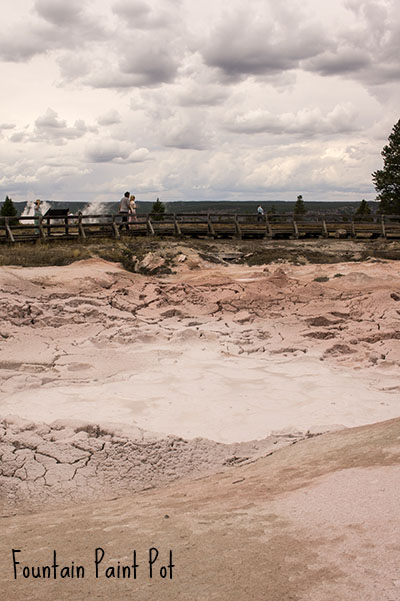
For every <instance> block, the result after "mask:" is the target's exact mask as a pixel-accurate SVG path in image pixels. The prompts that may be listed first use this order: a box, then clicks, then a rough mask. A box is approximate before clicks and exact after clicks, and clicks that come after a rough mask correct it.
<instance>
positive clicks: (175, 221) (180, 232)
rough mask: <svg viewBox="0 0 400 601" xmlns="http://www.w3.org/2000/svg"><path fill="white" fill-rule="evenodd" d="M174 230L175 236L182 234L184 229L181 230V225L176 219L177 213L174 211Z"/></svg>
mask: <svg viewBox="0 0 400 601" xmlns="http://www.w3.org/2000/svg"><path fill="white" fill-rule="evenodd" d="M174 231H175V236H182V231H181V228H180V225H179V223H178V221H177V220H176V213H174Z"/></svg>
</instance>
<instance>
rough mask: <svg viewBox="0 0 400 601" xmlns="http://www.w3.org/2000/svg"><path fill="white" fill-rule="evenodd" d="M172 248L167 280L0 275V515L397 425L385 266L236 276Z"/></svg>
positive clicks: (392, 305)
mask: <svg viewBox="0 0 400 601" xmlns="http://www.w3.org/2000/svg"><path fill="white" fill-rule="evenodd" d="M175 246H176V248H175V254H174V256H175V259H174V261H175V263H174V264H173V265H172V267H173V268H174V269H175V273H171V274H169V275H158V276H157V275H153V276H151V275H143V274H139V273H136V274H135V273H128V272H126V271H124V270H123V269H122V268H121V267H120V266H118V265H116V264H112V263H108V262H106V261H103V260H100V259H90V260H88V261H79V262H76V263H73V264H72V265H69V266H66V267H58V268H54V267H51V268H46V267H43V268H29V269H22V268H15V267H2V268H1V278H0V309H1V312H2V315H3V316H4V318H3V321H2V325H1V329H0V367H1V379H2V382H1V383H2V393H1V394H0V417H2V418H3V420H2V422H1V426H0V437H1V439H0V454H1V462H0V474H1V475H0V482H1V489H0V490H1V493H0V496H1V498H2V500H3V502H4V503H8V504H9V503H18V504H19V505H21V506H23V504H24V503H27V502H28V501H29V503H30V505H31V506H35V504H37V503H41V502H43V501H46V502H47V501H48V502H50V501H51V502H55V501H57V499H58V500H60V499H63V501H64V502H67V501H69V500H82V499H90V498H93V497H95V496H96V495H98V494H99V493H102V494H104V495H106V496H108V497H110V496H113V495H118V494H121V491H122V492H123V491H125V492H131V491H139V490H143V489H146V488H148V487H153V486H155V487H157V486H160V485H163V486H164V485H166V484H168V483H169V482H171V481H173V480H175V479H177V478H179V477H182V476H185V477H186V476H193V477H197V476H198V475H201V474H204V473H210V472H211V471H213V470H217V471H219V470H224V469H226V468H227V466H229V465H230V463H229V461H230V458H232V457H233V458H235V457H236V459H234V460H233V462H232V463H233V464H234V463H235V462H236V461H237V462H240V461H242V460H243V461H252V460H254V459H255V458H256V457H259V456H261V455H263V454H268V453H269V452H271V451H273V450H276V448H278V447H280V446H281V445H284V444H288V443H290V442H293V436H294V437H295V439H296V440H297V439H299V438H301V437H304V436H306V433H307V431H311V432H313V433H319V432H324V431H326V430H330V429H335V428H337V427H349V426H355V425H358V424H366V423H373V422H375V421H379V420H382V419H388V418H392V417H396V416H398V415H399V409H398V395H399V391H400V380H399V376H398V373H399V371H398V367H399V362H400V302H399V300H400V276H399V268H398V263H396V262H395V261H390V260H385V261H383V260H379V261H377V260H375V259H372V260H369V261H366V262H364V263H362V264H360V263H352V262H346V263H336V264H326V265H312V264H308V265H293V264H280V265H267V266H264V265H261V266H259V265H258V266H253V267H247V266H243V265H228V264H226V263H221V261H220V262H212V263H210V262H209V261H207V260H205V259H204V258H202V257H201V256H200V255H199V253H198V252H197V251H195V250H193V248H186V247H184V246H180V247H179V246H178V245H175ZM168 252H169V251H168ZM200 254H202V253H200ZM170 256H171V254H169V257H170ZM202 256H203V257H204V256H205V255H204V253H203V254H202ZM163 260H164V259H163V254H162V250H161V251H159V252H158V254H157V253H150V255H149V256H148V257H147V258H146V266H147V267H146V268H147V269H150V270H151V266H152V264H153V265H155V266H159V265H160V263H162V261H163ZM157 268H158V267H157ZM24 420H25V421H24Z"/></svg>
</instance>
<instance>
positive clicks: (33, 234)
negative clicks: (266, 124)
mask: <svg viewBox="0 0 400 601" xmlns="http://www.w3.org/2000/svg"><path fill="white" fill-rule="evenodd" d="M138 236H162V237H165V236H174V237H183V238H184V237H197V238H204V237H207V238H238V239H243V238H264V239H265V238H266V239H276V238H310V237H317V238H318V237H319V238H353V239H357V238H387V239H400V216H398V215H397V216H388V215H385V216H382V217H380V218H379V220H377V221H374V222H359V221H349V222H339V221H334V220H333V219H332V218H329V216H327V217H326V219H322V220H315V221H311V220H310V221H309V220H305V219H304V220H298V219H294V218H293V216H290V215H288V214H286V215H274V216H272V217H271V216H269V217H268V216H267V215H264V216H263V217H262V218H259V217H258V216H257V215H248V214H237V215H232V214H221V213H208V214H204V213H167V214H164V215H163V216H162V218H161V219H160V218H157V215H154V214H148V215H142V216H138V217H137V221H135V222H131V223H128V224H126V223H122V217H121V215H118V214H117V215H111V214H102V215H84V214H80V215H70V216H68V217H62V218H60V217H42V218H40V219H37V220H36V221H35V220H34V218H33V217H18V218H15V217H1V218H0V242H3V243H8V244H15V243H17V242H29V241H30V242H32V241H36V240H46V241H47V240H49V241H50V240H71V239H76V240H80V241H83V240H86V239H92V238H96V237H97V238H108V237H109V238H127V237H130V238H134V237H138Z"/></svg>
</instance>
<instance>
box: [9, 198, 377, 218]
mask: <svg viewBox="0 0 400 601" xmlns="http://www.w3.org/2000/svg"><path fill="white" fill-rule="evenodd" d="M44 202H46V203H48V204H50V205H51V206H53V207H57V208H60V209H67V208H68V209H70V211H71V212H72V213H77V212H78V211H82V212H83V213H86V212H91V213H94V212H95V211H96V206H98V207H99V213H104V212H105V211H106V212H108V213H117V212H118V204H119V203H118V202H114V201H110V202H99V203H88V202H83V201H54V200H46V201H44ZM26 204H27V203H26V202H14V205H15V207H16V208H17V210H18V213H19V214H20V215H21V214H22V213H23V211H24V209H25V207H26ZM259 204H260V203H259V202H258V201H252V200H247V201H230V200H199V201H190V200H187V201H186V200H185V201H172V202H164V205H165V210H166V212H167V213H208V212H210V213H230V214H235V213H247V214H252V213H253V214H254V213H255V212H256V210H257V206H258V205H259ZM304 204H305V208H306V210H307V211H308V212H310V213H316V214H318V213H343V214H347V215H352V214H353V213H354V212H355V211H356V210H357V208H358V207H359V205H360V202H358V201H357V202H351V201H326V200H320V201H319V200H313V201H309V202H307V201H304ZM152 205H153V201H138V202H137V213H138V214H139V215H143V214H147V213H150V211H151V207H152ZM294 205H295V202H290V201H283V200H276V201H273V200H268V201H265V202H261V206H262V207H263V209H264V210H265V211H271V210H275V212H276V213H278V214H279V213H291V212H292V211H293V209H294ZM368 205H369V207H370V208H371V210H372V211H373V212H375V211H376V210H377V209H378V207H379V202H375V201H369V202H368Z"/></svg>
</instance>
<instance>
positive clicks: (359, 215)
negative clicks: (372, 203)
mask: <svg viewBox="0 0 400 601" xmlns="http://www.w3.org/2000/svg"><path fill="white" fill-rule="evenodd" d="M354 219H355V221H373V217H372V214H371V209H370V208H369V206H368V203H367V201H366V200H365V199H364V198H363V199H362V201H361V202H360V206H359V207H358V209H357V211H356V212H355V213H354Z"/></svg>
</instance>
